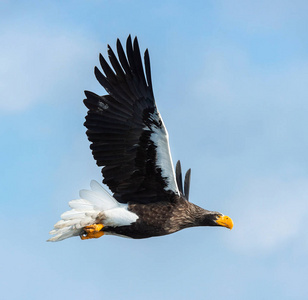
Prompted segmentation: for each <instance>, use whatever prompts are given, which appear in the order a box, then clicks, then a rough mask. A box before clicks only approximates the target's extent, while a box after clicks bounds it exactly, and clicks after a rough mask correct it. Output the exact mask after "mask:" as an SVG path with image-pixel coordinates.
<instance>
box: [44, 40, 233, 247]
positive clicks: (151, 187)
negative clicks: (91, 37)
mask: <svg viewBox="0 0 308 300" xmlns="http://www.w3.org/2000/svg"><path fill="white" fill-rule="evenodd" d="M116 48H117V54H118V55H117V56H118V58H117V56H116V55H115V53H114V52H113V50H112V49H111V47H110V46H109V45H108V46H107V51H108V57H109V61H110V64H108V63H107V61H106V60H105V58H104V57H103V56H102V55H101V54H100V55H99V61H100V65H101V67H102V70H103V73H102V72H101V71H100V70H99V69H98V68H97V67H95V69H94V73H95V76H96V79H97V80H98V82H99V83H100V84H101V85H102V86H103V88H104V89H105V90H106V91H107V93H108V95H103V96H99V95H97V94H95V93H93V92H90V91H85V95H86V99H85V100H84V104H85V106H86V107H87V108H88V113H87V116H86V121H85V123H84V125H85V127H86V128H87V131H86V134H87V137H88V139H89V141H90V143H91V144H90V149H91V150H92V154H93V157H94V159H95V160H96V164H97V165H98V166H99V167H102V169H101V171H102V175H103V183H104V184H105V185H107V186H108V187H109V189H110V191H111V192H112V193H113V195H111V194H110V193H109V192H107V191H106V190H105V189H104V188H103V187H102V185H100V184H99V183H98V182H96V181H91V184H90V186H91V190H81V191H80V192H79V195H80V199H77V200H72V201H70V202H69V206H70V208H71V210H69V211H66V212H64V213H63V214H62V215H61V220H60V221H59V222H57V223H56V224H55V225H54V229H53V230H52V231H50V234H51V235H53V237H51V238H50V239H49V240H48V241H53V242H54V241H61V240H64V239H66V238H69V237H73V236H80V238H81V239H82V240H86V239H92V238H99V237H101V236H103V235H117V236H122V237H128V238H134V239H142V238H149V237H155V236H162V235H167V234H171V233H174V232H177V231H179V230H181V229H184V228H189V227H194V226H223V227H226V228H229V229H232V227H233V221H232V219H231V218H230V217H228V216H225V215H224V214H222V213H220V212H216V211H209V210H206V209H203V208H201V207H199V206H197V205H195V204H193V203H191V202H189V187H190V179H191V170H190V169H189V170H188V171H187V172H186V174H185V178H184V182H183V179H182V170H181V164H180V161H178V162H177V164H176V168H175V170H174V167H173V163H172V158H171V152H170V148H169V136H168V132H167V129H166V127H165V125H164V122H163V119H162V117H161V115H160V113H159V111H158V109H157V106H156V103H155V99H154V94H153V88H152V79H151V70H150V58H149V52H148V49H146V51H145V53H144V66H143V63H142V59H141V55H140V49H139V44H138V40H137V37H135V38H134V40H133V41H132V39H131V36H130V35H129V36H128V38H127V41H126V53H125V51H124V49H123V46H122V44H121V42H120V40H119V39H117V43H116ZM183 183H184V184H183Z"/></svg>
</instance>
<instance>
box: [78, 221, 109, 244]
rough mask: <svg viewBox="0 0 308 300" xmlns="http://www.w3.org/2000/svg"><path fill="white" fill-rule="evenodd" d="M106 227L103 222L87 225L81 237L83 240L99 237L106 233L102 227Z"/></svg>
mask: <svg viewBox="0 0 308 300" xmlns="http://www.w3.org/2000/svg"><path fill="white" fill-rule="evenodd" d="M103 227H104V225H103V224H93V225H89V226H85V227H84V228H83V230H84V232H83V234H81V235H80V238H81V239H82V240H88V239H93V238H94V239H97V238H100V237H101V236H103V235H104V231H102V228H103Z"/></svg>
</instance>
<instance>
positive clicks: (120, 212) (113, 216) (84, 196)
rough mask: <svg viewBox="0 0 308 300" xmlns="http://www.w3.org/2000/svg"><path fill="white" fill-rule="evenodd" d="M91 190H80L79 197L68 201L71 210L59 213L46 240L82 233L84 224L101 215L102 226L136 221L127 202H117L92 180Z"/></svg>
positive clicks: (52, 240)
mask: <svg viewBox="0 0 308 300" xmlns="http://www.w3.org/2000/svg"><path fill="white" fill-rule="evenodd" d="M90 186H91V190H81V191H80V192H79V194H80V198H81V199H77V200H72V201H70V202H69V206H70V207H71V210H69V211H66V212H65V213H63V214H62V215H61V220H60V221H59V222H57V223H56V224H55V225H54V229H53V230H51V231H50V232H49V233H50V234H52V235H54V236H53V237H51V238H50V239H49V240H48V241H49V242H56V241H61V240H64V239H67V238H69V237H72V236H78V235H80V234H81V233H82V229H83V227H85V226H88V225H92V224H95V223H96V219H97V217H101V216H102V217H103V218H104V220H103V225H104V226H114V227H117V226H126V225H130V224H132V223H134V222H136V221H137V219H138V216H137V215H136V214H135V213H133V212H131V211H129V210H128V205H127V204H122V203H119V202H118V201H117V200H116V199H115V198H113V197H112V196H111V195H110V194H109V193H108V192H107V191H106V190H105V189H104V188H103V187H102V186H101V185H100V184H99V183H97V182H96V181H94V180H92V181H91V184H90Z"/></svg>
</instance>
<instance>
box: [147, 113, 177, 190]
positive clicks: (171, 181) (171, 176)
mask: <svg viewBox="0 0 308 300" xmlns="http://www.w3.org/2000/svg"><path fill="white" fill-rule="evenodd" d="M151 118H152V119H153V120H155V123H160V121H161V124H162V125H161V127H157V126H156V125H155V123H153V124H152V126H151V127H150V128H148V127H145V128H144V130H150V131H152V133H151V137H150V139H151V141H152V142H153V143H154V145H155V146H156V152H157V161H156V165H157V167H159V168H160V169H161V170H162V176H163V177H164V178H165V180H166V181H167V186H166V187H165V190H171V191H173V192H174V193H176V194H178V195H179V194H180V192H179V189H178V186H177V184H176V180H175V172H174V168H173V163H172V157H171V151H170V146H169V134H168V131H167V129H166V127H165V124H164V121H163V119H162V117H161V116H160V113H159V111H158V110H157V112H155V113H154V114H152V115H151Z"/></svg>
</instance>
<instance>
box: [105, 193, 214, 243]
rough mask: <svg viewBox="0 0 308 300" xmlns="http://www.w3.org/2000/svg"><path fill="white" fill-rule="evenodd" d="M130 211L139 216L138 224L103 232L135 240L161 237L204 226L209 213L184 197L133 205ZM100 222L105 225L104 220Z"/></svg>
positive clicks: (106, 228) (111, 228)
mask: <svg viewBox="0 0 308 300" xmlns="http://www.w3.org/2000/svg"><path fill="white" fill-rule="evenodd" d="M128 209H129V210H130V211H132V212H134V213H135V214H137V215H138V217H139V218H138V220H137V221H136V222H134V223H133V224H131V225H129V226H120V227H104V229H103V231H104V232H109V233H111V234H112V233H113V234H118V235H123V236H127V237H131V238H135V239H142V238H148V237H152V236H161V235H166V234H170V233H174V232H176V231H179V230H181V229H184V228H188V227H193V226H199V225H203V223H204V216H205V214H206V213H208V211H207V210H205V209H203V208H201V207H199V206H197V205H195V204H193V203H191V202H188V201H187V200H186V199H185V198H183V197H176V198H175V199H174V200H173V201H172V202H167V201H166V202H157V203H150V204H139V203H132V204H129V206H128ZM100 222H102V223H103V220H101V221H100ZM211 225H213V226H215V224H211Z"/></svg>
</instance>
